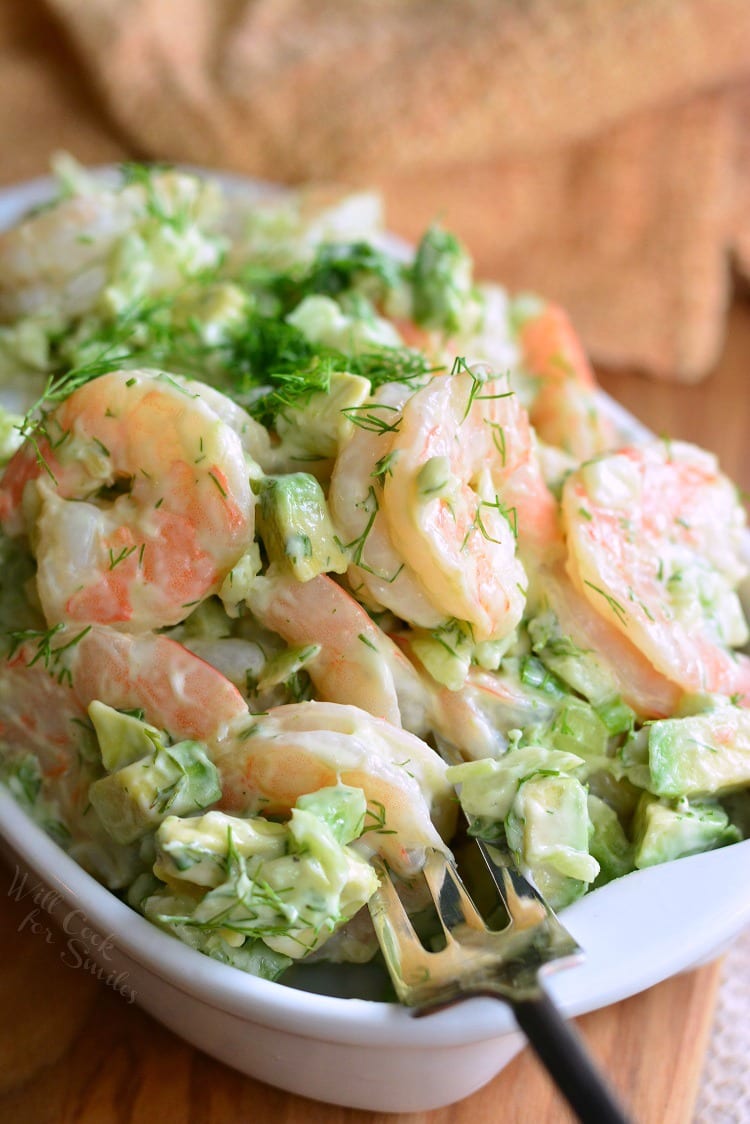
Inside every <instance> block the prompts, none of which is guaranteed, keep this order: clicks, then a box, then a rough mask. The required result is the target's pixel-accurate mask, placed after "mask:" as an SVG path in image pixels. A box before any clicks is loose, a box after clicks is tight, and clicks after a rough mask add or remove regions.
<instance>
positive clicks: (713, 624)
mask: <svg viewBox="0 0 750 1124" xmlns="http://www.w3.org/2000/svg"><path fill="white" fill-rule="evenodd" d="M562 511H563V524H564V529H565V532H566V535H567V543H568V562H567V566H568V572H569V574H570V576H571V578H572V580H573V582H574V584H575V585H576V587H577V588H578V590H579V591H580V592H581V594H583V596H584V597H585V598H586V599H587V601H588V602H589V604H590V605H591V606H592V607H593V608H594V609H595V610H596V612H597V614H599V615H600V616H601V617H602V618H604V619H605V620H606V621H607V622H608V623H609V624H610V625H611V626H613V627H614V628H615V629H616V630H617V632H618V633H620V634H621V635H622V636H625V637H626V638H627V639H628V640H629V641H630V643H631V644H633V645H634V646H635V647H636V648H637V649H638V650H639V651H640V652H641V653H642V654H643V656H644V657H645V658H646V659H647V660H648V661H649V662H650V664H651V665H652V666H653V667H654V668H655V669H656V670H657V672H659V674H660V675H661V676H663V677H664V678H665V679H667V680H669V682H671V683H673V684H676V685H677V686H678V687H680V688H682V690H684V691H693V692H695V691H701V692H714V693H717V694H724V695H736V696H738V697H740V698H741V700H742V701H743V702H744V704H745V705H750V659H748V658H747V657H746V656H743V655H739V654H737V653H736V652H734V651H732V649H733V648H735V647H737V646H739V645H741V644H744V643H745V642H746V641H747V637H748V630H747V623H746V621H745V618H744V615H743V612H742V607H741V604H740V600H739V597H738V596H737V592H736V589H737V586H738V584H739V582H740V581H741V580H742V578H743V576H744V575H745V572H746V566H745V563H744V561H743V559H742V556H741V536H742V532H743V528H744V523H745V515H744V511H743V509H742V506H741V504H740V502H739V499H738V496H737V491H736V488H735V487H734V485H733V484H732V483H731V482H730V481H729V480H728V479H727V478H726V477H725V476H723V475H722V474H721V473H720V471H719V469H718V467H717V463H716V458H715V457H713V456H712V455H711V454H710V453H707V452H704V451H702V450H700V449H698V448H696V447H695V446H693V445H688V444H687V443H683V442H656V441H655V442H653V443H651V444H648V445H644V446H639V447H635V448H627V449H623V450H620V451H619V452H617V453H613V454H610V455H609V456H604V457H600V458H598V459H597V460H594V461H592V462H590V463H589V464H586V465H583V466H582V467H581V468H580V469H578V470H577V471H576V472H574V473H572V474H571V475H570V476H569V477H568V479H567V481H566V483H565V486H564V489H563V499H562Z"/></svg>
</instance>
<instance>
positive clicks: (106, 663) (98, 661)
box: [0, 626, 247, 844]
mask: <svg viewBox="0 0 750 1124" xmlns="http://www.w3.org/2000/svg"><path fill="white" fill-rule="evenodd" d="M94 699H98V700H101V701H103V702H106V703H108V704H109V705H110V706H113V707H116V708H119V709H135V708H137V709H139V710H142V711H143V713H144V717H145V719H146V721H147V722H149V723H151V724H152V725H154V726H157V727H159V728H162V729H165V730H166V731H168V733H169V734H170V735H171V736H172V737H173V738H175V739H177V740H179V739H184V738H195V739H199V740H205V741H208V742H213V741H215V740H217V739H221V738H222V737H223V736H225V735H226V733H227V731H228V730H229V728H230V727H231V726H232V724H233V723H235V722H237V721H238V719H241V718H243V717H244V716H246V715H247V706H246V704H245V701H244V699H243V698H242V696H241V695H240V693H239V691H237V690H236V689H235V688H234V687H233V686H232V685H231V683H229V682H227V680H226V679H224V677H223V676H222V675H221V674H220V673H219V672H218V671H216V670H215V669H214V668H213V667H211V666H209V664H207V663H204V661H203V660H201V659H198V657H197V656H194V655H193V654H192V653H191V652H188V651H187V650H186V649H185V648H183V647H182V646H181V645H180V644H177V643H175V642H174V641H173V640H169V639H167V638H166V637H165V636H157V635H153V634H150V633H149V634H145V635H143V636H138V637H133V636H128V635H125V634H123V633H118V632H115V631H114V630H112V629H108V628H102V627H98V626H93V627H87V628H84V629H75V628H71V627H64V628H61V629H59V630H53V631H52V632H51V633H48V634H46V635H44V636H41V637H39V638H37V639H32V638H30V639H28V640H26V641H25V642H24V643H23V644H22V645H21V646H20V647H19V648H18V649H17V650H16V651H15V652H14V653H13V655H12V656H11V657H10V658H9V659H8V660H7V661H5V662H4V663H3V666H2V674H0V736H1V737H2V741H3V743H4V744H5V745H6V746H7V747H10V752H11V753H13V752H15V751H17V750H21V751H23V750H28V751H30V752H31V753H33V754H34V755H35V756H36V758H37V760H38V762H39V767H40V772H41V776H42V785H43V793H44V795H45V796H46V797H47V798H48V799H49V800H50V802H51V803H52V804H55V805H56V806H57V808H58V810H59V815H60V818H61V820H62V822H63V824H64V826H65V827H66V828H67V829H68V830H69V831H70V833H71V835H72V836H73V838H74V841H75V842H76V843H79V844H80V843H81V842H82V841H85V840H86V839H97V840H98V841H99V842H100V843H101V842H103V843H105V844H107V843H108V842H109V843H111V840H110V839H109V836H108V835H107V833H106V831H105V829H104V827H103V826H102V824H101V823H100V821H99V818H98V816H97V815H96V812H95V811H94V810H93V809H92V807H91V804H90V802H89V798H88V790H89V786H90V784H91V782H92V781H94V780H96V778H97V777H98V776H99V775H101V766H100V764H99V763H98V754H97V753H96V748H95V743H94V740H93V732H92V730H91V727H90V723H89V722H88V720H87V707H88V705H89V703H91V702H93V701H94Z"/></svg>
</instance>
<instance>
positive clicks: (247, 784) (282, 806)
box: [214, 702, 456, 875]
mask: <svg viewBox="0 0 750 1124" xmlns="http://www.w3.org/2000/svg"><path fill="white" fill-rule="evenodd" d="M235 729H236V733H235V737H234V738H233V739H229V740H227V741H226V742H224V743H222V745H221V746H219V747H218V749H217V751H216V754H215V757H214V760H215V763H216V765H217V768H218V769H219V773H220V775H221V780H222V807H223V808H225V809H226V810H227V811H230V812H239V813H241V814H248V813H249V814H254V813H257V812H261V811H262V812H266V813H268V814H271V815H273V814H276V813H284V812H288V811H289V809H290V808H292V807H293V806H294V803H295V801H296V800H297V798H298V797H299V796H301V795H302V794H303V793H306V792H316V791H317V790H318V789H320V788H325V787H327V786H329V785H333V784H336V783H337V782H338V781H340V782H343V783H344V784H349V785H352V786H354V787H355V788H361V789H362V790H363V791H364V793H365V795H366V797H367V800H368V808H369V817H368V821H367V822H366V824H365V829H366V833H365V835H364V839H363V841H364V842H365V843H367V844H368V845H369V846H370V847H371V848H372V850H373V851H375V852H377V853H379V854H381V855H383V856H384V858H385V859H386V860H387V861H388V863H389V864H390V865H391V866H392V867H393V868H394V870H396V871H397V872H398V873H400V874H404V875H409V874H413V873H415V872H416V871H417V870H419V869H420V867H421V865H422V863H423V860H424V852H425V848H427V847H436V848H438V849H439V850H441V851H447V848H446V845H445V843H444V842H443V840H442V838H441V833H442V834H443V835H445V834H447V833H448V832H449V831H450V829H451V828H452V825H453V822H454V816H455V810H456V800H455V793H454V791H453V789H452V788H451V786H450V785H449V784H448V782H447V781H446V779H445V769H446V766H445V765H444V763H443V762H442V761H441V759H440V758H439V757H438V756H437V754H436V753H434V752H433V751H432V750H431V749H430V748H429V747H428V746H427V745H425V743H424V742H422V741H420V740H419V738H416V737H414V736H413V735H412V734H409V733H407V732H406V731H405V730H401V729H399V728H398V727H395V726H391V725H390V724H389V723H388V722H384V721H382V719H379V718H373V717H372V715H370V714H367V713H366V712H365V711H363V710H361V709H359V708H358V707H356V706H343V705H340V704H337V703H320V702H306V703H296V704H294V705H290V706H280V707H276V709H275V710H273V711H271V712H270V713H269V714H266V715H257V716H253V717H252V718H251V719H250V721H249V722H247V723H246V724H245V727H244V728H243V726H242V725H238V726H236V728H235ZM433 821H434V822H433Z"/></svg>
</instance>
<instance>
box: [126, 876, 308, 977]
mask: <svg viewBox="0 0 750 1124" xmlns="http://www.w3.org/2000/svg"><path fill="white" fill-rule="evenodd" d="M139 889H141V894H139V900H138V902H137V908H139V909H142V911H143V913H144V914H145V915H146V917H148V919H149V920H150V921H153V922H154V924H155V925H159V926H160V927H161V928H162V929H166V930H168V931H171V932H173V933H174V934H175V936H177V937H179V938H180V940H181V941H184V942H185V944H188V945H190V946H191V948H197V949H199V950H200V951H201V952H202V953H204V954H205V955H206V956H210V957H211V958H212V959H213V960H219V961H220V962H221V963H222V964H231V965H232V966H233V967H235V968H239V969H240V971H242V972H248V973H249V974H250V975H253V976H260V978H261V979H264V980H277V979H278V978H279V976H280V975H281V973H282V972H283V971H284V970H285V969H286V968H288V967H289V965H290V964H291V960H290V959H289V957H287V956H283V955H282V954H280V953H278V952H274V951H273V950H272V949H270V948H269V947H268V945H266V944H265V943H264V942H263V941H261V940H252V939H248V940H245V939H244V938H242V937H237V935H236V934H235V933H233V932H232V931H231V930H226V931H223V930H221V929H220V928H211V927H209V928H204V927H203V926H202V925H197V924H193V923H192V918H191V914H192V911H193V910H194V909H195V904H196V903H195V900H194V899H193V898H191V897H189V896H186V895H184V894H182V893H180V894H176V893H174V892H173V891H170V890H169V889H167V888H166V887H165V886H162V887H161V888H160V889H158V890H155V891H152V892H151V893H150V894H149V895H148V896H146V897H145V898H144V897H143V889H145V887H143V888H140V887H139Z"/></svg>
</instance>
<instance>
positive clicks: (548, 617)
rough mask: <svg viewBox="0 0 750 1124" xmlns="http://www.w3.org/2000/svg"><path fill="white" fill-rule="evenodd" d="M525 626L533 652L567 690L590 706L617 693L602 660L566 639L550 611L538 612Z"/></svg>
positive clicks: (609, 670) (610, 672)
mask: <svg viewBox="0 0 750 1124" xmlns="http://www.w3.org/2000/svg"><path fill="white" fill-rule="evenodd" d="M527 627H528V632H529V639H530V640H531V646H532V649H533V651H534V652H535V653H536V655H537V656H538V657H539V659H540V660H541V661H542V663H543V664H544V666H545V667H546V668H548V669H549V670H550V671H551V672H554V673H555V674H556V675H558V676H559V677H560V679H562V680H563V681H564V682H565V683H566V684H567V685H568V687H570V688H572V689H573V690H574V691H577V692H578V694H579V695H583V697H584V698H586V699H588V700H589V702H591V703H593V704H594V706H601V705H602V704H604V703H606V702H607V700H609V699H611V698H613V696H615V695H616V694H617V683H616V680H615V676H614V674H613V672H612V669H611V667H610V666H609V664H608V663H607V661H606V660H605V659H604V657H603V656H600V655H598V654H597V653H595V652H594V651H593V649H590V648H581V647H579V646H578V645H577V644H576V643H575V642H574V641H573V640H572V639H571V638H570V636H566V634H565V633H564V632H563V629H562V627H561V625H560V622H559V620H558V618H557V616H556V614H555V613H554V612H553V611H552V610H551V609H546V610H544V611H542V612H540V613H539V614H538V615H537V616H535V617H534V618H533V619H532V620H530V621H529V622H528V626H527Z"/></svg>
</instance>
